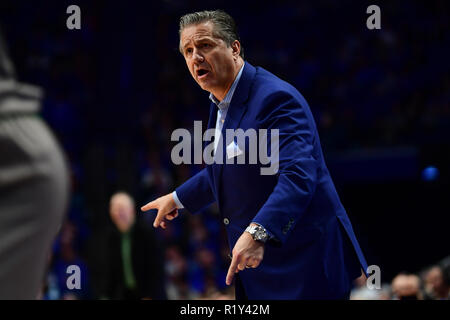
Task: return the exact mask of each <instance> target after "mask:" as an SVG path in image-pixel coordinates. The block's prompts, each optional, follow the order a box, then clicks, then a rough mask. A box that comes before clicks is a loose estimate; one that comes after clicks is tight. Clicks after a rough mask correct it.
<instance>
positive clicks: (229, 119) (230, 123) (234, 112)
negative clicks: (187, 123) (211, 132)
mask: <svg viewBox="0 0 450 320" xmlns="http://www.w3.org/2000/svg"><path fill="white" fill-rule="evenodd" d="M255 73H256V69H255V67H253V66H252V65H251V64H250V63H248V62H245V66H244V70H243V71H242V75H241V79H239V83H238V85H237V87H236V90H235V91H234V94H233V98H232V99H231V103H230V106H229V109H228V112H227V116H226V119H225V123H224V125H223V128H222V135H221V139H222V148H221V149H222V152H221V153H219V150H217V152H218V154H217V156H218V157H221V158H222V159H223V163H224V164H225V163H226V139H225V138H226V137H225V133H226V129H233V130H236V129H237V128H238V126H239V124H240V123H241V120H242V117H243V116H244V114H245V111H246V110H247V103H246V102H247V99H248V96H249V93H250V88H251V85H252V83H253V80H254V76H255ZM216 108H217V107H216ZM216 111H217V110H216ZM216 118H217V113H216V115H215V116H214V119H216ZM211 119H212V117H210V121H211ZM214 123H215V120H214ZM219 147H220V143H219V146H218V147H217V149H219ZM222 170H223V164H216V163H214V164H213V165H212V172H213V179H214V185H215V188H216V194H217V195H219V194H220V193H219V192H220V183H219V181H220V179H221V176H222ZM217 200H218V201H219V197H217Z"/></svg>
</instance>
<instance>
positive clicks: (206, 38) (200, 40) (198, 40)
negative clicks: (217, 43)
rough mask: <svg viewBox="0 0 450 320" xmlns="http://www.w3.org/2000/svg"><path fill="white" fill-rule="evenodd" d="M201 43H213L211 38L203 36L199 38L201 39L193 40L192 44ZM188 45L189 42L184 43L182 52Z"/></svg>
mask: <svg viewBox="0 0 450 320" xmlns="http://www.w3.org/2000/svg"><path fill="white" fill-rule="evenodd" d="M202 41H211V42H214V41H213V39H212V38H211V37H208V36H204V37H201V38H199V39H196V40H194V42H202ZM189 43H190V42H188V43H186V44H185V45H184V46H183V51H184V50H185V49H186V46H188V45H189Z"/></svg>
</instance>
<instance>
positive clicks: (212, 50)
mask: <svg viewBox="0 0 450 320" xmlns="http://www.w3.org/2000/svg"><path fill="white" fill-rule="evenodd" d="M180 50H181V53H182V54H183V56H184V58H185V60H186V64H187V67H188V69H189V71H190V73H191V75H192V76H193V78H194V79H195V81H196V82H197V83H198V84H199V85H200V87H201V88H202V89H204V90H206V91H208V92H210V99H211V100H212V102H213V103H212V104H211V109H210V119H209V124H208V128H212V127H213V126H215V128H216V129H217V131H218V132H220V133H221V137H220V139H223V138H222V136H224V135H225V132H226V131H225V130H226V129H237V128H241V129H242V130H244V131H245V130H247V129H250V128H253V129H256V130H257V129H267V130H274V129H278V130H279V152H278V153H279V164H278V167H279V169H278V172H276V174H274V175H261V173H260V170H259V167H260V166H255V165H245V164H226V163H225V164H220V162H219V161H216V162H215V163H213V164H212V165H208V166H207V167H206V168H205V169H203V170H202V171H200V172H199V173H198V174H196V175H195V176H194V177H192V178H191V179H189V180H188V181H186V182H185V183H184V184H183V185H181V186H180V187H178V188H177V189H176V190H175V191H174V192H173V193H172V194H168V195H165V196H163V197H160V198H158V199H156V200H154V201H152V202H150V203H148V204H147V205H145V206H143V207H142V210H144V211H145V210H149V209H157V210H158V213H157V216H156V219H155V222H154V226H155V227H159V226H161V227H162V228H165V227H166V223H167V222H168V221H170V220H172V219H174V218H175V217H177V215H178V209H180V208H183V207H184V208H186V209H187V210H188V211H190V212H191V213H195V212H198V211H199V210H201V209H202V208H204V207H206V206H208V205H210V204H211V203H213V202H215V201H217V203H218V207H219V210H220V213H221V215H222V217H223V221H224V224H225V226H226V229H227V234H228V240H229V245H230V247H231V248H233V250H232V261H231V264H230V267H229V270H228V274H227V277H226V283H227V284H228V285H230V284H231V282H232V280H233V278H234V275H235V274H236V273H238V275H237V279H236V298H237V299H245V298H248V299H347V298H348V297H349V292H350V289H351V282H352V280H353V279H354V278H357V277H358V276H360V275H361V267H362V268H363V270H366V268H367V265H366V262H365V259H364V257H363V254H362V252H361V250H360V247H359V244H358V242H357V240H356V238H355V235H354V233H353V230H352V226H351V224H350V221H349V219H348V217H347V214H346V212H345V210H344V208H343V206H342V204H341V203H340V200H339V197H338V195H337V193H336V190H335V187H334V185H333V182H332V180H331V178H330V174H329V172H328V169H327V167H326V165H325V162H324V159H323V155H322V151H321V147H320V141H319V136H318V133H317V130H316V127H315V123H314V119H313V117H312V114H311V111H310V109H309V106H308V104H307V102H306V101H305V99H304V98H303V97H302V95H301V94H300V93H299V92H298V91H297V90H296V89H295V88H294V87H292V86H291V85H289V84H288V83H286V82H284V81H282V80H280V79H279V78H277V77H276V76H274V75H273V74H271V73H269V72H268V71H266V70H264V69H263V68H260V67H256V68H255V67H253V66H252V65H251V64H250V63H249V62H247V61H244V55H243V50H242V47H241V43H240V41H239V37H238V35H237V32H236V27H235V24H234V21H233V19H232V18H231V17H230V16H229V15H228V14H226V13H225V12H223V11H203V12H197V13H192V14H188V15H185V16H183V17H182V18H181V20H180ZM220 139H219V141H220ZM217 145H218V146H219V147H217V150H216V154H221V155H222V156H224V155H225V154H227V149H228V148H226V144H222V145H221V144H220V143H218V144H217ZM238 147H239V146H238ZM221 149H222V150H221ZM224 162H225V161H224Z"/></svg>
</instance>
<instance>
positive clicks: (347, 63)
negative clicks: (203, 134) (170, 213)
mask: <svg viewBox="0 0 450 320" xmlns="http://www.w3.org/2000/svg"><path fill="white" fill-rule="evenodd" d="M44 2H45V1H44ZM79 6H80V7H81V12H82V28H81V30H79V31H76V30H73V31H68V30H67V29H66V28H65V19H66V18H67V14H65V7H64V6H63V4H56V3H52V5H48V6H45V5H42V6H36V7H35V8H33V10H30V9H29V8H28V4H27V3H25V2H21V1H10V0H5V1H3V0H2V4H1V5H0V7H1V10H0V12H1V14H0V23H1V25H2V27H3V29H4V30H5V35H6V37H7V39H8V41H9V44H10V47H11V48H10V49H11V50H10V51H11V54H12V56H13V59H14V61H15V62H16V65H17V70H18V74H19V80H21V81H24V82H29V83H33V84H37V85H39V86H42V87H43V88H44V89H45V92H46V96H45V99H44V101H43V106H42V117H43V118H44V119H45V120H46V121H47V122H48V123H49V125H50V126H51V127H52V129H53V130H54V132H55V134H56V135H57V137H58V139H59V141H60V143H61V145H62V146H63V148H64V150H65V152H66V154H67V159H68V161H69V164H70V168H71V179H72V180H71V181H72V197H71V203H70V207H69V210H68V213H67V218H66V220H65V222H64V224H63V225H62V227H61V231H60V234H59V236H58V238H57V239H56V241H55V244H54V246H53V248H52V253H51V255H50V256H49V267H48V274H47V276H46V279H44V280H43V288H42V294H41V297H42V298H43V299H136V298H138V299H202V298H208V299H230V298H233V295H234V290H233V287H227V286H226V285H225V282H224V279H225V275H226V271H227V269H228V265H229V262H230V261H229V258H228V252H229V248H228V244H227V242H226V241H227V240H226V237H225V236H224V228H223V227H222V226H221V224H220V221H219V219H218V217H219V213H218V210H217V208H216V207H212V208H209V209H207V210H205V212H203V213H201V214H198V215H191V214H190V213H186V212H183V213H182V214H181V215H180V217H179V218H177V219H175V220H174V221H173V222H172V223H171V224H169V227H168V228H167V229H166V230H159V229H158V230H154V229H153V228H152V227H151V224H152V221H153V217H154V215H155V214H154V212H149V213H141V212H140V211H139V210H138V209H137V208H139V207H140V206H141V205H143V204H145V203H147V202H148V201H151V200H153V199H155V198H156V197H158V196H161V195H163V194H166V193H168V192H171V191H173V190H174V188H175V187H176V186H178V185H179V184H181V183H182V182H183V181H185V180H187V179H188V178H189V177H190V176H192V175H193V174H195V173H196V172H198V171H199V170H201V168H202V166H201V165H189V166H188V165H180V166H175V165H173V163H172V162H171V160H170V153H171V148H172V146H173V143H172V142H171V141H170V135H171V132H173V130H174V129H176V128H187V129H192V128H193V122H194V120H202V121H203V123H205V126H206V121H207V117H208V111H207V110H208V109H209V100H208V98H207V93H205V92H203V91H201V89H199V88H198V87H197V85H196V84H195V83H194V81H193V80H192V79H191V77H190V75H189V73H188V71H187V68H186V66H185V65H184V60H183V58H182V56H181V55H180V54H179V53H178V51H177V46H178V19H179V17H180V16H181V15H182V14H184V13H187V12H190V11H195V10H197V9H205V8H204V7H199V6H198V4H197V2H196V1H176V0H167V1H163V2H161V3H158V2H142V3H139V4H137V3H136V4H135V5H134V6H129V5H128V4H126V3H125V4H120V3H108V4H107V5H106V4H105V3H102V2H95V3H94V2H91V1H80V2H79ZM213 7H214V8H224V9H225V10H226V11H228V12H229V13H230V14H231V15H232V16H233V17H234V18H235V19H236V21H237V23H238V25H239V28H240V32H241V38H242V43H243V47H244V49H245V54H246V58H247V59H248V61H249V62H251V63H252V64H254V65H259V66H262V67H264V68H266V69H267V70H269V71H271V72H273V73H275V74H276V75H278V76H280V77H281V78H283V79H285V80H287V81H289V82H291V83H292V84H293V85H294V86H295V87H296V88H298V89H299V91H300V92H301V93H302V94H303V95H304V96H305V97H306V99H307V101H308V102H309V104H310V106H311V109H312V111H313V114H314V116H315V119H316V122H317V126H318V130H319V133H320V136H321V142H322V145H323V148H324V150H325V152H331V151H345V150H349V149H355V148H369V147H376V146H399V145H413V144H421V143H425V142H426V141H428V140H430V139H434V141H442V140H445V139H447V140H448V137H449V136H450V135H449V133H450V105H449V103H448V102H449V98H450V97H449V95H450V80H449V77H448V74H449V71H450V70H449V64H448V63H445V64H441V62H442V61H446V59H447V57H448V56H450V50H449V43H450V39H449V33H448V32H447V33H445V32H444V31H446V29H447V27H448V17H447V15H446V14H445V12H446V11H447V12H448V3H447V2H446V1H436V2H433V3H428V2H427V3H421V2H410V1H407V2H402V1H395V2H389V3H385V4H383V9H382V10H383V11H382V12H383V18H382V29H381V30H377V31H369V30H368V29H367V28H366V27H365V20H366V17H367V15H366V14H365V8H364V7H363V6H361V5H355V4H354V3H353V2H351V1H342V2H341V1H339V2H333V1H323V0H319V1H314V2H307V1H301V2H298V1H281V2H279V3H277V4H276V6H275V5H274V4H273V3H272V2H269V1H262V2H261V3H258V5H257V6H254V5H253V4H250V3H249V4H246V3H244V2H239V5H237V4H235V5H229V4H227V2H225V1H212V2H210V3H209V4H208V8H213ZM250 12H251V14H249V13H250ZM352 17H353V18H352ZM354 17H358V18H357V19H356V18H354ZM337 26H338V27H337ZM119 191H120V193H117V192H119ZM117 195H119V198H117V197H116V196H117ZM115 197H116V198H115ZM118 199H119V200H118ZM117 206H118V207H120V209H117ZM121 221H122V222H121ZM121 223H122V224H125V225H126V226H125V227H124V226H121ZM139 239H140V240H142V239H144V240H142V241H144V242H146V245H144V246H139V245H138V243H140V242H142V241H138V240H139ZM137 252H143V253H142V254H137ZM135 254H136V255H137V256H140V257H141V259H139V258H136V256H135ZM445 254H446V253H445ZM424 263H428V262H424ZM69 265H77V266H79V267H80V269H81V274H82V277H81V279H82V281H81V289H80V290H68V289H67V285H66V279H67V273H66V270H67V267H68V266H69ZM142 266H144V267H142ZM142 268H144V269H143V270H144V271H141V270H142ZM448 272H449V271H448V264H447V265H445V266H444V265H441V264H439V265H436V266H432V267H430V268H427V269H426V270H424V271H423V272H421V273H419V274H403V273H402V274H399V275H398V276H397V277H395V278H394V279H393V280H392V282H391V284H390V285H384V286H383V289H382V290H377V291H370V292H368V291H367V290H364V284H363V283H364V281H363V280H361V279H360V280H361V281H359V282H358V281H357V282H355V290H354V292H353V293H352V298H354V299H378V298H379V299H385V298H386V299H395V298H401V297H412V296H414V297H416V298H417V299H446V298H448V293H449V283H448V278H449V275H448ZM145 283H148V286H145V285H144V284H145Z"/></svg>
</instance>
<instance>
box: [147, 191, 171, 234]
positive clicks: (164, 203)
mask: <svg viewBox="0 0 450 320" xmlns="http://www.w3.org/2000/svg"><path fill="white" fill-rule="evenodd" d="M150 209H157V210H158V213H157V215H156V218H155V221H154V222H153V226H154V227H155V228H158V227H161V228H163V229H165V228H166V221H164V218H165V219H167V220H169V221H170V220H173V219H175V218H176V217H178V209H177V205H176V203H175V200H173V196H172V194H171V193H169V194H166V195H165V196H162V197H159V198H158V199H156V200H153V201H152V202H149V203H147V204H146V205H145V206H143V207H142V208H141V211H148V210H150Z"/></svg>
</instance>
